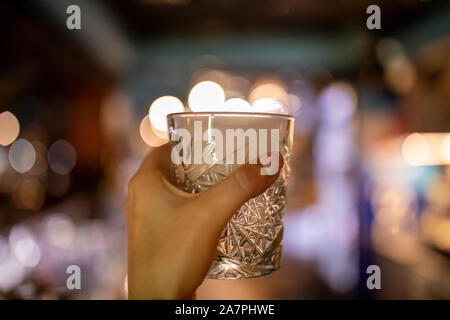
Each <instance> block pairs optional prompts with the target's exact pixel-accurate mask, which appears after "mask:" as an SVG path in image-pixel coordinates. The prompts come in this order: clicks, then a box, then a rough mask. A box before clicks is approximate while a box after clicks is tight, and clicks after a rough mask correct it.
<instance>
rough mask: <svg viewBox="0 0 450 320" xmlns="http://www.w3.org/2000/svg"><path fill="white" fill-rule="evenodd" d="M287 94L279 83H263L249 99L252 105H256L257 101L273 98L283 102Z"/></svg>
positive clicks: (254, 90) (253, 91)
mask: <svg viewBox="0 0 450 320" xmlns="http://www.w3.org/2000/svg"><path fill="white" fill-rule="evenodd" d="M286 95H287V92H286V90H285V89H284V87H283V86H281V85H280V84H278V83H263V84H261V85H258V86H256V87H255V88H254V89H253V90H252V92H251V93H250V95H249V97H248V101H250V103H255V101H256V100H259V99H263V98H271V99H275V100H277V101H283V99H285V98H286Z"/></svg>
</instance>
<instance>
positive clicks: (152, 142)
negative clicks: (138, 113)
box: [139, 115, 169, 147]
mask: <svg viewBox="0 0 450 320" xmlns="http://www.w3.org/2000/svg"><path fill="white" fill-rule="evenodd" d="M139 132H140V134H141V138H142V140H144V142H145V143H146V144H148V145H149V146H150V147H159V146H162V145H163V144H165V143H167V142H168V141H169V140H168V139H163V138H161V137H159V136H158V135H156V134H155V132H154V131H153V130H152V126H151V123H150V119H149V116H148V115H146V116H145V117H144V119H142V121H141V125H140V127H139Z"/></svg>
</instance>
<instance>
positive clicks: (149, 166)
mask: <svg viewBox="0 0 450 320" xmlns="http://www.w3.org/2000/svg"><path fill="white" fill-rule="evenodd" d="M169 164H170V145H169V144H168V143H166V144H165V145H162V146H161V147H158V148H155V149H153V150H152V151H151V152H150V153H149V154H148V155H147V156H146V158H145V159H144V161H143V162H142V166H141V169H144V170H153V169H159V170H163V171H168V170H169Z"/></svg>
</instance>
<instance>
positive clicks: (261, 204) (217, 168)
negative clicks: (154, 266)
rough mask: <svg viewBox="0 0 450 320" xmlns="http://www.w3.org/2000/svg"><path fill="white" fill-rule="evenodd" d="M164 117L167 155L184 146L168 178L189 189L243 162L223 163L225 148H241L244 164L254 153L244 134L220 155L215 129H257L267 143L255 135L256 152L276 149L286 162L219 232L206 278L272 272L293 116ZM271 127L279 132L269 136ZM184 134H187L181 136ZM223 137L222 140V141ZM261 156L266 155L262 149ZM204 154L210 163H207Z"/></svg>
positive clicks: (197, 189)
mask: <svg viewBox="0 0 450 320" xmlns="http://www.w3.org/2000/svg"><path fill="white" fill-rule="evenodd" d="M167 119H168V127H169V137H170V140H171V141H170V144H171V146H172V153H173V152H174V148H175V146H177V145H179V146H181V144H182V143H183V141H184V143H185V146H186V149H183V151H181V152H179V154H180V155H181V156H182V159H181V160H178V161H175V162H179V163H178V164H176V163H174V162H173V158H172V164H171V173H172V182H173V183H174V184H175V185H176V186H177V187H178V188H180V189H182V190H184V191H186V192H191V193H198V192H202V191H204V190H206V189H208V188H209V187H211V186H213V185H215V184H216V183H217V182H219V181H220V180H222V179H224V178H226V177H227V176H228V175H229V174H230V173H231V172H232V171H233V170H235V169H236V168H238V167H239V166H240V165H241V164H242V162H239V163H240V164H237V163H236V162H237V160H235V161H234V162H233V163H227V162H229V161H226V157H227V156H228V155H229V154H230V152H226V151H227V150H233V151H232V156H233V158H234V157H235V156H236V158H238V155H239V152H242V151H243V150H245V162H246V163H248V162H249V161H251V159H252V158H253V157H254V153H252V150H251V148H250V146H251V145H253V146H255V141H253V142H251V141H250V137H249V136H247V138H246V139H245V138H244V140H245V141H246V144H245V145H242V144H239V142H237V143H236V146H234V148H230V149H226V150H225V151H224V152H222V153H221V152H218V150H220V148H218V147H217V146H218V144H217V141H220V139H219V140H218V139H217V133H218V132H219V133H221V134H222V135H223V137H224V139H226V137H227V135H226V131H227V129H233V130H238V129H242V130H243V131H244V132H249V131H247V130H249V129H250V130H255V132H257V133H260V132H261V133H262V134H263V136H264V134H265V132H267V134H266V137H267V141H265V140H264V139H261V136H260V135H259V134H257V138H258V141H257V146H258V154H260V153H259V152H260V150H264V149H263V148H264V145H265V146H266V149H265V150H267V151H272V152H273V151H277V152H279V153H280V154H281V155H282V156H283V159H284V163H285V164H284V166H283V168H282V170H281V173H280V175H279V177H278V179H277V180H276V181H275V182H274V183H273V185H271V186H270V187H269V188H268V189H267V190H266V191H265V192H264V193H263V194H261V195H259V196H258V197H256V198H253V199H250V200H249V201H247V202H246V203H245V204H244V205H243V206H242V207H241V208H240V209H239V210H238V211H237V212H236V213H235V215H234V216H233V217H232V218H231V219H230V221H229V222H228V224H227V226H226V227H225V229H224V230H223V232H222V234H221V236H220V239H219V243H218V246H217V253H216V257H215V259H214V260H213V263H212V265H211V267H210V269H209V271H208V274H207V277H208V278H214V279H244V278H253V277H258V276H262V275H265V274H269V273H271V272H272V271H275V270H277V269H278V268H279V266H280V259H281V249H282V238H283V213H284V207H285V204H286V188H287V177H288V175H289V171H290V168H289V158H290V154H291V147H292V140H293V124H294V118H293V117H290V116H287V115H281V114H266V113H244V112H233V113H231V112H196V113H193V112H184V113H174V114H169V115H168V117H167ZM195 123H197V124H195ZM196 126H197V127H196ZM199 127H201V131H200V129H198V128H199ZM196 128H197V129H196ZM264 129H265V130H266V131H264ZM273 130H275V131H277V132H278V136H277V135H276V134H275V135H272V132H273ZM186 132H187V133H189V135H188V136H183V134H185V133H186ZM234 132H236V131H234ZM241 132H242V131H241ZM196 133H197V136H196ZM198 133H201V135H198ZM275 133H276V132H275ZM236 140H238V138H235V137H233V144H234V142H235V141H236ZM228 141H230V139H229V140H228ZM228 141H226V142H224V143H223V144H224V145H225V144H226V143H227V142H228ZM242 141H243V140H241V142H242ZM247 141H248V143H247ZM276 142H278V143H276ZM200 145H201V147H202V149H201V150H202V155H203V156H204V157H203V158H202V161H201V163H199V162H198V161H197V163H194V159H193V158H195V155H194V153H195V147H199V146H200ZM214 147H215V148H214ZM223 149H225V147H223ZM274 149H278V150H274ZM177 150H178V151H179V149H177ZM192 150H194V151H192ZM242 154H243V153H241V155H242ZM263 154H265V153H261V155H263ZM207 157H209V158H207ZM206 158H207V159H210V161H206V160H205V159H206ZM220 160H222V161H220ZM275 172H276V171H275Z"/></svg>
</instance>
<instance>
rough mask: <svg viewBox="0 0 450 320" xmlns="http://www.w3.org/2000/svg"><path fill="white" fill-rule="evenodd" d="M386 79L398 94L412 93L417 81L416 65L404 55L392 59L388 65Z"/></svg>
mask: <svg viewBox="0 0 450 320" xmlns="http://www.w3.org/2000/svg"><path fill="white" fill-rule="evenodd" d="M384 77H385V80H386V83H387V84H388V85H389V86H390V87H391V89H392V90H394V91H395V92H397V93H398V94H406V93H408V92H410V91H411V90H412V88H413V87H414V85H415V83H416V80H417V75H416V70H415V67H414V65H413V64H412V62H411V61H410V60H409V59H408V58H407V57H406V56H403V55H402V56H396V57H394V58H392V59H391V60H390V61H389V62H388V63H387V64H386V69H385V74H384Z"/></svg>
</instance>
